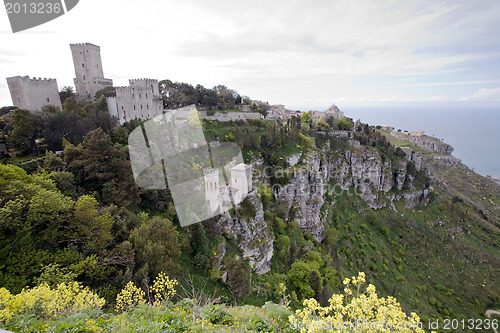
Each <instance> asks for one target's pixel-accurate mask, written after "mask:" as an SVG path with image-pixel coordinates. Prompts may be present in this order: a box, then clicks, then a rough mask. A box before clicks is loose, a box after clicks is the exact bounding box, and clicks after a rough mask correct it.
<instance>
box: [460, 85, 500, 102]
mask: <svg viewBox="0 0 500 333" xmlns="http://www.w3.org/2000/svg"><path fill="white" fill-rule="evenodd" d="M463 100H465V101H500V87H498V88H492V89H489V88H481V89H479V90H478V91H476V92H475V93H474V94H472V95H471V96H468V97H464V98H463Z"/></svg>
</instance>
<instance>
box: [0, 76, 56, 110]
mask: <svg viewBox="0 0 500 333" xmlns="http://www.w3.org/2000/svg"><path fill="white" fill-rule="evenodd" d="M7 84H8V86H9V90H10V95H11V97H12V104H14V106H17V107H18V108H20V109H26V110H30V111H40V110H41V109H42V107H43V106H44V105H47V104H50V105H54V106H56V107H58V108H61V99H60V98H59V90H58V88H57V81H56V79H42V78H32V79H30V77H29V76H14V77H8V78H7Z"/></svg>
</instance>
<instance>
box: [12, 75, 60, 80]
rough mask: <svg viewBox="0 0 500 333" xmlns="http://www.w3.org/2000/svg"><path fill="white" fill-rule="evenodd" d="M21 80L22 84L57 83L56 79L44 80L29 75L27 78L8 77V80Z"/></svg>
mask: <svg viewBox="0 0 500 333" xmlns="http://www.w3.org/2000/svg"><path fill="white" fill-rule="evenodd" d="M16 79H17V80H21V81H22V82H57V80H56V79H51V78H42V77H33V78H30V77H29V75H25V76H13V77H8V78H7V80H11V81H12V80H16Z"/></svg>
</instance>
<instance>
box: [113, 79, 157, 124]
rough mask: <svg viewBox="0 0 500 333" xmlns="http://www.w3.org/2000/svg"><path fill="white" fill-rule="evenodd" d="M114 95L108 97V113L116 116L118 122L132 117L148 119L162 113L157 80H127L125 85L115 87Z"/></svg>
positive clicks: (123, 121)
mask: <svg viewBox="0 0 500 333" xmlns="http://www.w3.org/2000/svg"><path fill="white" fill-rule="evenodd" d="M115 90H116V97H108V98H107V104H108V110H109V113H110V114H111V115H112V116H115V117H117V118H118V120H119V122H120V124H124V123H125V122H127V121H130V120H132V119H150V118H154V117H156V116H158V115H160V114H162V113H163V100H162V98H161V95H160V91H159V88H158V80H154V79H137V80H129V85H128V86H126V87H115Z"/></svg>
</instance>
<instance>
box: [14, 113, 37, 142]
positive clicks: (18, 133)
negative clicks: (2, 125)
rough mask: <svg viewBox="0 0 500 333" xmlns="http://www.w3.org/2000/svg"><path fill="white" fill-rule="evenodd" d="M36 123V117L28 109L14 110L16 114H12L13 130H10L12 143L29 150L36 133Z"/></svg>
mask: <svg viewBox="0 0 500 333" xmlns="http://www.w3.org/2000/svg"><path fill="white" fill-rule="evenodd" d="M35 125H36V119H35V117H34V116H33V115H32V114H31V113H30V112H29V111H28V110H23V109H16V110H14V114H13V115H12V131H10V139H11V141H12V143H13V144H15V145H16V146H18V147H19V148H21V149H23V150H28V149H29V148H30V147H31V144H32V140H33V137H34V136H35V134H36V126H35Z"/></svg>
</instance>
